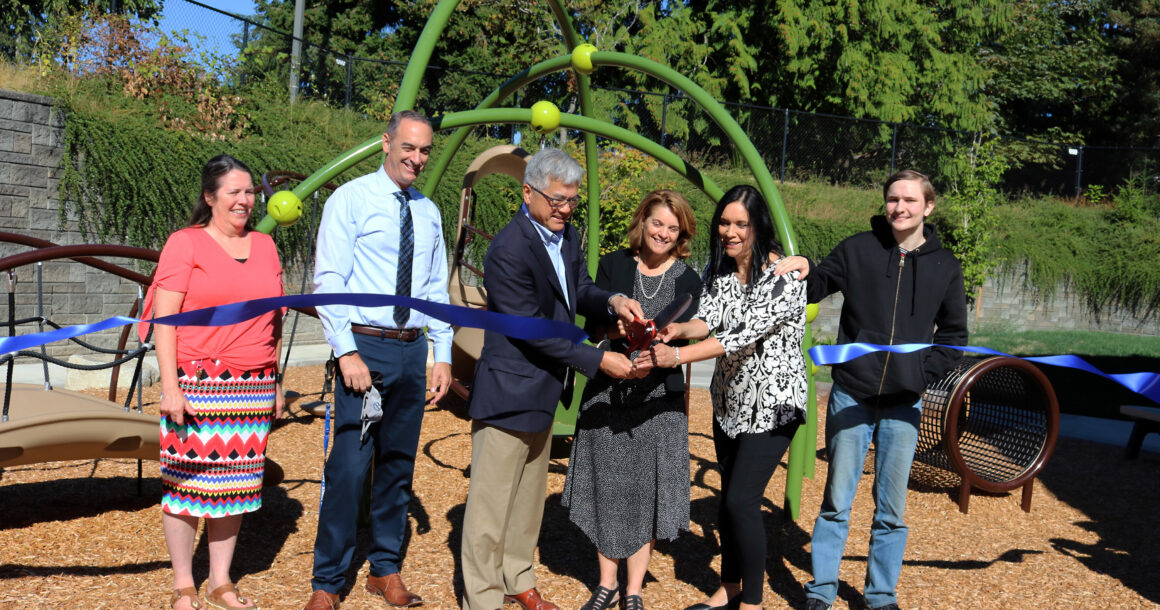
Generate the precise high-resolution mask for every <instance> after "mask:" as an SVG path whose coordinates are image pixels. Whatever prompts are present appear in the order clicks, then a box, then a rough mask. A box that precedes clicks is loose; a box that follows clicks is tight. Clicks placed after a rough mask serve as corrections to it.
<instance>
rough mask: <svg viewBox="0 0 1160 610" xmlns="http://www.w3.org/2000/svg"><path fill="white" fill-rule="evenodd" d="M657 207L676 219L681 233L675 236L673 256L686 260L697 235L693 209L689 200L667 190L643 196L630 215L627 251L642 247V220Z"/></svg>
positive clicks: (643, 227) (643, 228) (643, 231)
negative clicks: (690, 245)
mask: <svg viewBox="0 0 1160 610" xmlns="http://www.w3.org/2000/svg"><path fill="white" fill-rule="evenodd" d="M658 205H663V206H665V207H667V208H668V209H669V211H670V212H672V213H673V215H674V216H676V217H677V224H678V225H680V227H681V232H680V234H679V235H678V236H677V245H676V246H675V247H674V248H673V256H675V257H677V258H680V259H685V258H688V257H689V254H691V253H692V249H690V248H689V243H690V242H691V241H693V236H694V235H696V234H697V221H696V219H694V218H693V207H692V206H690V205H689V200H688V199H685V196H684V195H682V194H680V193H678V192H676V191H671V190H669V189H659V190H655V191H653V192H651V193H649V194H647V195H645V196H644V199H642V200H641V201H640V205H638V206H636V212H633V214H632V222H630V223H629V225H628V247H629V249H631V250H632V251H633V252H640V250H641V248H643V247H644V240H645V226H644V219H645V218H647V217H648V215H649V213H650V212H652V209H653V208H654V207H656V206H658Z"/></svg>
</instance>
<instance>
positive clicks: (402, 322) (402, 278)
mask: <svg viewBox="0 0 1160 610" xmlns="http://www.w3.org/2000/svg"><path fill="white" fill-rule="evenodd" d="M395 197H397V198H398V199H399V216H400V217H401V219H402V221H403V225H402V227H401V228H400V229H399V260H398V261H397V263H398V268H399V273H398V275H397V276H396V277H395V294H397V295H399V296H401V297H409V296H411V261H412V259H414V258H415V224H414V223H413V222H412V221H411V206H410V202H411V194H410V193H409V192H407V191H405V190H402V191H398V192H396V193H395ZM410 316H411V308H410V307H395V326H398V327H399V328H406V325H407V318H409V317H410Z"/></svg>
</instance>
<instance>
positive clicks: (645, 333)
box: [625, 293, 693, 354]
mask: <svg viewBox="0 0 1160 610" xmlns="http://www.w3.org/2000/svg"><path fill="white" fill-rule="evenodd" d="M692 303H693V295H691V294H689V293H685V294H682V295H680V296H678V297H677V298H675V299H673V302H672V303H669V304H668V305H667V306H666V307H665V308H664V309H662V310H661V313H660V314H658V315H657V317H655V318H653V319H652V320H641V319H640V318H636V317H635V316H634V319H633V321H632V322H630V323H629V324H628V331H627V332H626V333H625V338H626V339H627V340H628V353H630V354H631V353H632V352H635V351H637V350H642V349H645V348H647V347H649V346H650V345H652V342H653V339H656V337H657V333H659V332H660V331H661V330H662V329H664V327H666V326H668V325H669V324H671V323H672V322H673V320H676V319H677V318H679V317H680V316H681V314H683V313H685V310H687V309H688V308H689V305H691V304H692Z"/></svg>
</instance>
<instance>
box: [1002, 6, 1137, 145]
mask: <svg viewBox="0 0 1160 610" xmlns="http://www.w3.org/2000/svg"><path fill="white" fill-rule="evenodd" d="M1012 6H1013V13H1014V14H1013V16H1012V19H1011V27H1010V28H1008V29H1007V31H1006V32H1005V33H1004V35H1003V36H1001V37H999V38H997V39H996V40H995V41H994V42H992V43H990V44H987V45H984V46H983V47H981V50H980V55H981V58H982V60H983V63H984V65H986V66H987V67H988V68H990V70H991V74H992V78H991V80H990V81H989V82H988V83H987V87H986V91H987V94H988V95H989V96H990V97H991V99H993V100H994V101H995V103H996V104H997V107H998V116H999V121H998V125H997V126H998V128H999V129H1001V130H1003V131H1005V132H1014V133H1017V134H1020V135H1024V136H1030V137H1039V138H1044V139H1051V140H1054V141H1060V140H1063V141H1077V140H1078V141H1080V142H1083V141H1086V140H1088V139H1089V138H1090V137H1092V136H1093V135H1095V132H1096V131H1098V128H1096V125H1098V123H1099V121H1100V119H1101V118H1102V117H1104V116H1107V115H1108V114H1109V113H1110V111H1111V110H1112V108H1113V106H1114V105H1115V104H1117V103H1118V99H1119V98H1120V94H1121V93H1122V86H1121V80H1120V79H1121V76H1120V73H1121V71H1122V69H1123V68H1124V67H1125V66H1124V63H1123V61H1122V60H1120V59H1119V58H1117V57H1116V56H1115V55H1113V54H1112V52H1111V49H1110V44H1109V40H1108V39H1107V37H1106V36H1105V35H1104V32H1103V31H1102V30H1103V27H1104V25H1103V24H1104V22H1105V21H1106V17H1105V12H1104V9H1105V3H1104V1H1103V0H1069V1H1067V2H1060V1H1059V0H1026V1H1024V2H1019V3H1016V4H1014V5H1012Z"/></svg>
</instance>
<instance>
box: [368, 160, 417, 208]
mask: <svg viewBox="0 0 1160 610" xmlns="http://www.w3.org/2000/svg"><path fill="white" fill-rule="evenodd" d="M375 173H376V174H378V176H379V179H380V180H385V181H386V184H389V185H390V186H393V187H395V188H393V189H389V191H390V194H391V197H394V199H395V201H398V200H399V198H398V195H395V191H407V195H409V198H410V199H412V200H414V199H418V197H415V194H414V193H412V192H411V189H409V188H406V189H405V188H400V187H399V185H397V184H395V181H394V180H392V179H391V176H390V175H389V174H387V169H386V168H385V167H383V166H382V165H380V166H379V171H377V172H375Z"/></svg>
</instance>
